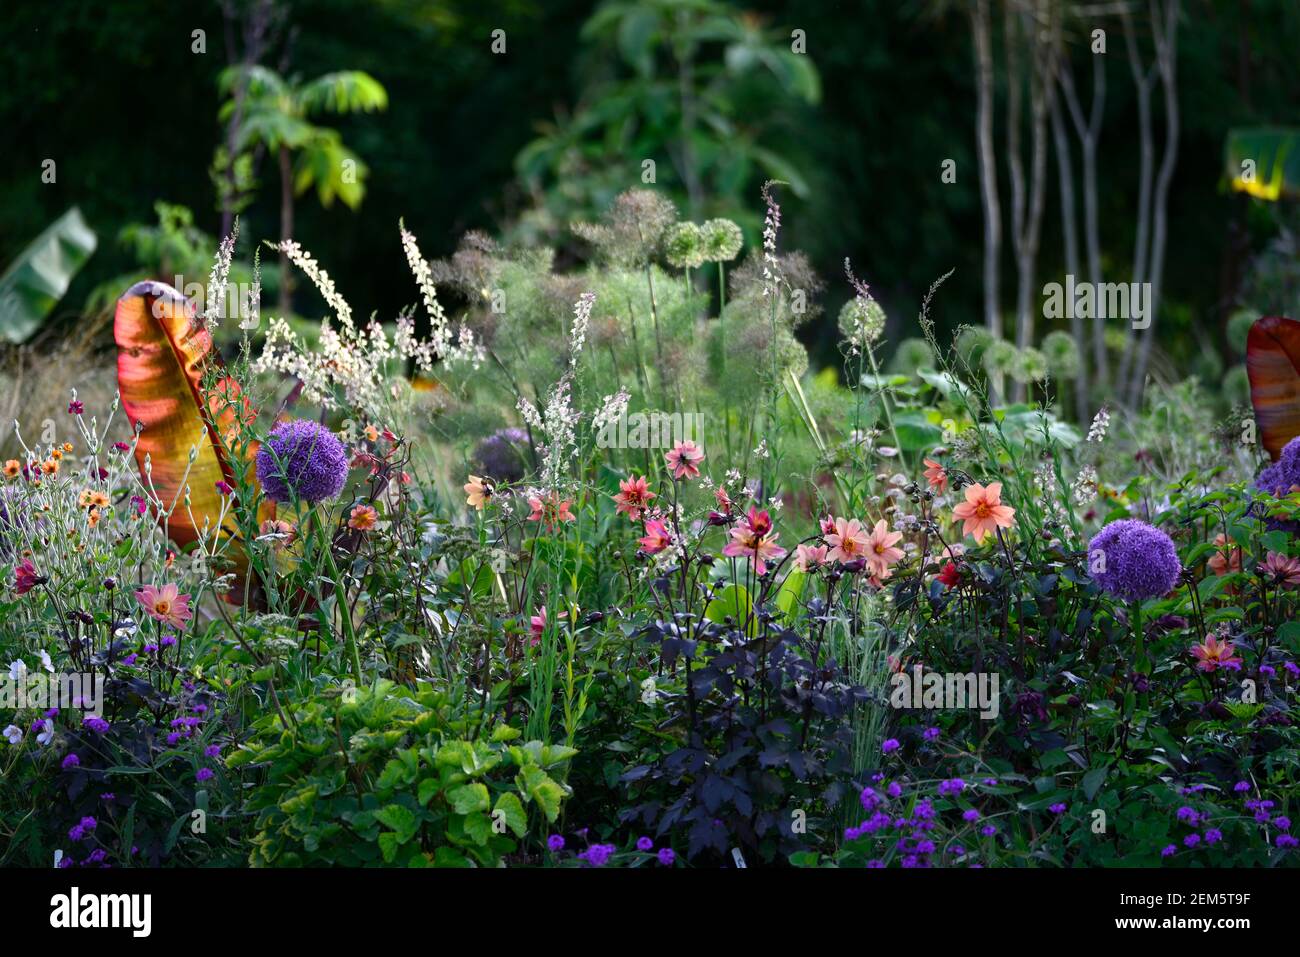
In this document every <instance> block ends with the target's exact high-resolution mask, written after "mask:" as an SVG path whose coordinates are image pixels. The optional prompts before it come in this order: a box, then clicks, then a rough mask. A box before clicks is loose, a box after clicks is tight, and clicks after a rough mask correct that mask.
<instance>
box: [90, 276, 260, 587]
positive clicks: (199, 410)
mask: <svg viewBox="0 0 1300 957" xmlns="http://www.w3.org/2000/svg"><path fill="white" fill-rule="evenodd" d="M113 336H114V338H115V339H116V340H117V382H118V389H119V390H120V392H121V394H122V408H123V409H124V410H125V411H126V414H127V417H128V418H129V419H130V420H131V424H132V425H133V426H136V425H142V426H143V431H142V432H141V433H140V439H139V442H138V443H137V445H136V451H135V455H136V461H137V462H138V464H139V466H140V472H141V475H142V476H144V475H145V458H146V456H147V457H148V459H149V463H150V472H149V475H148V476H146V482H152V485H153V488H154V490H155V491H156V493H157V495H158V498H159V499H160V500H161V502H162V505H163V509H164V511H163V513H162V514H160V515H159V516H158V518H159V520H160V521H163V522H165V527H166V531H167V534H168V536H169V537H170V538H171V539H172V541H174V542H176V544H178V545H181V546H186V545H190V544H192V543H193V542H195V541H197V540H198V537H199V532H200V530H201V529H202V528H203V525H204V523H205V521H206V522H207V523H208V525H209V528H215V527H216V523H217V518H218V516H219V515H220V514H221V492H220V491H219V490H218V488H217V483H218V482H227V483H230V484H231V485H233V484H234V477H233V473H232V470H231V467H230V463H229V462H228V461H227V460H226V457H225V453H224V452H223V446H222V443H221V441H219V437H222V436H224V437H225V438H226V445H227V446H229V445H231V444H233V443H232V442H231V438H232V436H233V432H234V426H235V425H236V424H237V422H236V419H237V417H243V418H244V419H245V421H248V422H251V421H252V420H253V418H255V417H256V411H255V410H254V409H253V408H252V406H251V405H250V404H249V402H248V400H247V398H246V397H244V396H243V394H242V393H241V392H240V389H239V384H238V383H237V382H236V381H235V380H234V379H233V378H231V377H229V376H227V375H226V374H225V372H224V369H223V367H222V365H221V359H220V357H219V356H218V355H217V354H216V352H215V351H214V350H213V345H212V335H211V333H210V332H209V331H208V330H207V329H206V328H205V327H204V325H203V321H202V319H201V318H199V317H198V315H197V311H196V309H195V306H194V303H193V302H191V301H190V300H189V299H187V298H186V297H185V296H184V295H182V294H181V293H180V292H178V291H177V290H176V289H173V288H172V287H171V286H169V285H167V284H166V283H161V282H152V281H146V282H139V283H136V284H135V285H134V286H132V287H131V288H130V289H128V290H127V291H126V292H125V293H124V294H123V295H122V297H121V298H120V299H118V301H117V314H116V317H115V319H114V324H113ZM205 375H207V376H208V382H209V384H210V385H209V388H208V389H207V390H206V395H207V402H208V408H207V414H206V415H205V414H204V395H205V390H204V388H203V383H204V377H205ZM191 453H193V455H194V461H193V463H192V464H191V462H190V455H191ZM255 453H256V446H255V445H254V446H251V447H249V448H248V449H247V452H246V454H247V455H248V456H252V455H254V454H255ZM249 478H250V479H251V480H253V481H256V479H255V477H254V476H253V475H252V474H251V470H250V475H249ZM187 488H188V490H189V496H190V505H189V508H188V509H187V508H186V506H185V492H186V489H187ZM173 504H174V505H175V507H173ZM167 512H170V515H167V514H166V513H167ZM233 525H234V522H233V519H232V517H231V516H230V514H229V512H228V514H227V518H226V522H225V534H231V533H233V531H234V529H233ZM229 554H230V557H231V558H232V559H234V560H235V562H236V565H237V566H239V567H240V569H241V570H242V567H243V565H244V556H243V553H242V551H240V550H238V549H232V550H231V551H230V553H229Z"/></svg>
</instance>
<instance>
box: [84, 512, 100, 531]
mask: <svg viewBox="0 0 1300 957" xmlns="http://www.w3.org/2000/svg"><path fill="white" fill-rule="evenodd" d="M99 514H100V513H99V509H97V508H91V510H90V511H89V512H87V513H86V518H87V519H88V520H89V521H90V527H91V528H94V527H95V526H96V525H98V524H99Z"/></svg>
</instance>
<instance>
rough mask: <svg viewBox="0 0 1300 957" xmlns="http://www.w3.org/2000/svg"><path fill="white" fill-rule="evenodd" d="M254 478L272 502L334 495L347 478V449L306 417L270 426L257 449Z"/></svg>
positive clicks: (312, 499)
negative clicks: (269, 431)
mask: <svg viewBox="0 0 1300 957" xmlns="http://www.w3.org/2000/svg"><path fill="white" fill-rule="evenodd" d="M257 479H258V481H259V482H261V483H262V490H263V491H265V492H266V494H267V496H268V497H269V498H271V499H273V500H274V501H276V502H280V503H288V502H290V501H291V500H292V499H293V498H294V497H295V495H296V496H297V498H299V499H302V500H303V501H304V502H311V503H315V502H319V501H322V500H324V499H327V498H334V497H335V496H337V495H338V494H339V492H341V491H343V486H344V484H345V483H346V482H347V480H348V452H347V449H345V448H344V447H343V443H342V442H340V441H339V440H338V439H337V438H335V436H334V433H333V432H331V431H330V430H329V429H327V428H325V427H324V426H323V425H318V424H316V423H315V422H311V421H309V420H307V419H295V420H293V421H292V422H284V423H281V424H280V425H277V426H276V427H275V428H274V429H272V430H271V434H270V435H268V436H267V438H266V441H265V442H263V443H262V447H261V448H260V449H258V450H257Z"/></svg>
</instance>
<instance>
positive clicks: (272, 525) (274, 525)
mask: <svg viewBox="0 0 1300 957" xmlns="http://www.w3.org/2000/svg"><path fill="white" fill-rule="evenodd" d="M259 531H260V532H261V533H262V535H263V536H266V535H275V536H277V537H276V538H274V539H272V545H271V547H272V548H273V549H275V550H276V551H277V552H278V551H283V550H284V549H286V548H288V547H289V546H290V545H291V544H293V539H294V536H295V535H296V534H297V532H298V530H297V528H295V527H294V524H293V523H292V522H286V521H283V520H281V519H275V518H268V519H267V520H266V521H264V522H263V523H262V525H261V528H260V529H259Z"/></svg>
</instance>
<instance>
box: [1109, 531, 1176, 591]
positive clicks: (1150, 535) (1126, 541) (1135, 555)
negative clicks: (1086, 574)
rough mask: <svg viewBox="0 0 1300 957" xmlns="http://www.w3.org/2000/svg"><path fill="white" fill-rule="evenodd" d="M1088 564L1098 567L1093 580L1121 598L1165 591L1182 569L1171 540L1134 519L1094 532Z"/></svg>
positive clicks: (1171, 587)
mask: <svg viewBox="0 0 1300 957" xmlns="http://www.w3.org/2000/svg"><path fill="white" fill-rule="evenodd" d="M1098 559H1100V561H1099V560H1098ZM1088 564H1089V567H1090V568H1096V569H1098V570H1097V571H1095V572H1093V573H1092V579H1093V581H1095V582H1096V583H1097V584H1098V585H1099V586H1100V587H1101V589H1102V590H1103V591H1106V592H1109V593H1110V594H1112V595H1114V596H1115V597H1116V598H1119V599H1122V600H1124V601H1142V600H1143V599H1145V598H1159V597H1160V596H1161V595H1165V594H1168V593H1169V592H1170V591H1172V590H1173V587H1174V584H1175V583H1176V582H1177V581H1178V576H1179V574H1181V573H1182V570H1183V566H1182V564H1181V563H1180V562H1179V561H1178V552H1177V550H1176V549H1175V548H1174V543H1173V540H1172V539H1171V538H1170V537H1169V536H1168V535H1166V534H1165V533H1164V532H1162V531H1160V529H1158V528H1155V527H1153V526H1151V525H1148V524H1147V523H1146V522H1141V521H1138V520H1137V519H1135V518H1123V519H1120V520H1119V521H1117V522H1111V523H1110V524H1109V525H1107V526H1106V527H1105V528H1103V529H1102V530H1101V531H1100V532H1098V533H1097V534H1096V535H1094V536H1093V539H1092V541H1091V542H1089V543H1088Z"/></svg>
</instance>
